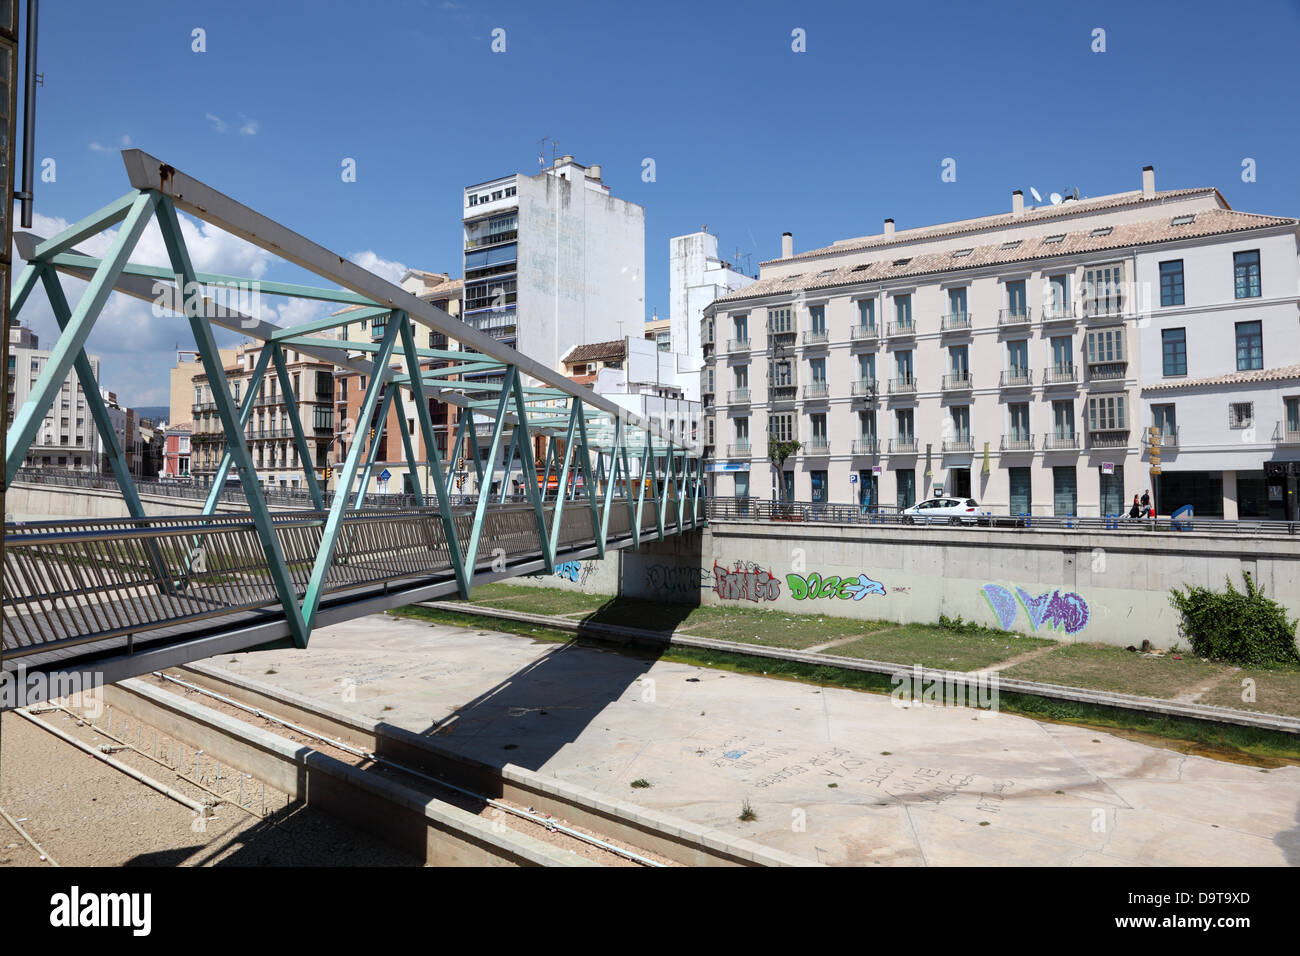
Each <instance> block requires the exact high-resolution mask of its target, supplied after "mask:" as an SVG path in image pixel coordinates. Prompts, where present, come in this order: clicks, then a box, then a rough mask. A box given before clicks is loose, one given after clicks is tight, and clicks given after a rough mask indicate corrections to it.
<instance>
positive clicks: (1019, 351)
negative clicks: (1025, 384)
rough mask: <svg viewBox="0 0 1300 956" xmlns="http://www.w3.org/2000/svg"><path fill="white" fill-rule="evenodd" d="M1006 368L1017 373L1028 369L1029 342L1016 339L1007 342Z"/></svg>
mask: <svg viewBox="0 0 1300 956" xmlns="http://www.w3.org/2000/svg"><path fill="white" fill-rule="evenodd" d="M1007 368H1008V369H1009V370H1010V371H1012V372H1015V373H1017V374H1019V375H1024V374H1025V373H1026V372H1028V371H1029V342H1028V341H1026V340H1025V339H1016V340H1013V341H1011V342H1008V343H1007Z"/></svg>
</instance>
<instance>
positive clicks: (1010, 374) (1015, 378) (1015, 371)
mask: <svg viewBox="0 0 1300 956" xmlns="http://www.w3.org/2000/svg"><path fill="white" fill-rule="evenodd" d="M1033 384H1034V373H1033V372H1031V371H1030V370H1029V369H1027V368H1009V369H1005V370H1004V371H1003V372H1002V377H1001V379H999V380H998V385H999V386H1001V387H1002V388H1025V387H1027V386H1029V385H1033Z"/></svg>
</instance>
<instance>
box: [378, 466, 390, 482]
mask: <svg viewBox="0 0 1300 956" xmlns="http://www.w3.org/2000/svg"><path fill="white" fill-rule="evenodd" d="M391 477H393V473H392V472H391V471H389V470H388V469H387V468H385V469H384V470H383V471H381V472H380V473H379V480H380V481H387V480H388V479H389V478H391Z"/></svg>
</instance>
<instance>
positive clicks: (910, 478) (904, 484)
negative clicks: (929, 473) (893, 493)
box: [896, 468, 916, 511]
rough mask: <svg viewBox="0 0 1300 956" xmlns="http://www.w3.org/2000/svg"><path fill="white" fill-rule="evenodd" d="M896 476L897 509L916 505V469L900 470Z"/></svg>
mask: <svg viewBox="0 0 1300 956" xmlns="http://www.w3.org/2000/svg"><path fill="white" fill-rule="evenodd" d="M896 474H897V482H898V498H897V502H898V509H899V510H900V511H901V510H903V509H904V508H910V507H912V505H914V504H916V469H915V468H900V469H899V470H898V472H897V473H896Z"/></svg>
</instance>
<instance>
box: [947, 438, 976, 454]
mask: <svg viewBox="0 0 1300 956" xmlns="http://www.w3.org/2000/svg"><path fill="white" fill-rule="evenodd" d="M940 450H941V451H944V452H953V451H974V450H975V442H974V440H973V439H972V438H971V437H970V436H969V435H965V436H961V435H959V436H958V437H956V438H948V439H945V440H944V442H943V444H942V446H941V449H940Z"/></svg>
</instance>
